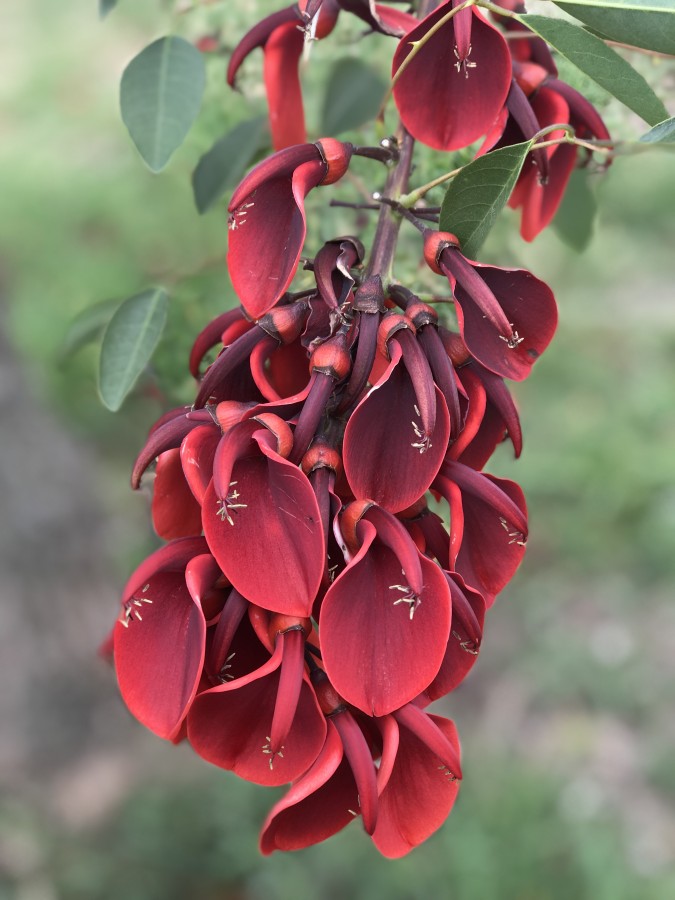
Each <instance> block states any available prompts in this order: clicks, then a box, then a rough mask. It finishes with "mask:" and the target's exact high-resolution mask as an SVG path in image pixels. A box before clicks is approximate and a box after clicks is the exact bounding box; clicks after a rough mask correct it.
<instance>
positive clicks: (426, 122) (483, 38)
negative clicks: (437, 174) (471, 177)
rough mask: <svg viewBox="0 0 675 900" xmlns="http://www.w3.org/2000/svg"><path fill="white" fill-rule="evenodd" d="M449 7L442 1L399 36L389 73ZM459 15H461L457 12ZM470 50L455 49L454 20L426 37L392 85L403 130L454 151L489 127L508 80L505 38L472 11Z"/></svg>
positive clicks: (509, 65)
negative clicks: (462, 52)
mask: <svg viewBox="0 0 675 900" xmlns="http://www.w3.org/2000/svg"><path fill="white" fill-rule="evenodd" d="M451 8H452V0H447V2H446V3H443V4H442V5H441V6H439V7H438V9H436V10H435V11H434V12H433V13H431V15H429V16H427V17H426V18H425V19H423V20H422V22H420V23H419V24H417V25H416V26H415V27H414V28H413V29H412V30H411V31H409V32H408V34H406V35H404V36H403V38H401V42H400V43H399V45H398V48H397V50H396V53H395V55H394V61H393V65H392V72H393V74H394V75H395V74H396V72H397V70H398V69H399V68H400V66H401V64H402V63H403V61H404V60H405V59H406V57H407V56H408V54H409V53H410V51H411V49H412V48H411V44H413V43H414V42H416V41H419V40H421V39H422V38H425V37H426V35H427V34H428V32H429V30H430V29H431V28H432V27H433V26H434V25H436V23H437V22H439V20H440V19H441V18H443V16H445V15H446V14H447V13H448V12H449V11H450V9H451ZM459 15H460V16H461V15H462V13H459ZM471 15H472V17H473V22H472V27H471V53H470V56H468V57H467V58H465V59H464V60H462V59H461V58H460V53H459V51H457V50H456V47H457V44H458V36H457V32H456V25H455V21H454V18H453V19H450V21H449V22H447V23H446V24H445V25H443V26H441V27H440V28H439V30H438V31H437V32H436V33H435V34H434V35H433V36H432V37H431V38H429V39H428V40H427V43H426V44H425V45H424V47H423V48H422V49H421V50H420V51H419V52H418V53H417V55H416V56H415V57H414V59H413V60H412V61H411V62H410V63H409V65H408V66H407V67H406V69H405V70H404V72H403V73H402V74H401V76H400V78H399V79H398V80H397V81H396V84H395V85H394V100H395V101H396V106H397V107H398V111H399V113H400V115H401V119H402V120H403V124H404V125H405V127H406V128H407V129H408V131H409V132H410V133H411V134H412V135H413V137H415V138H417V139H418V140H419V141H421V142H422V143H423V144H427V145H428V146H429V147H433V148H434V149H436V150H459V149H461V148H462V147H467V146H468V145H469V144H471V143H473V141H475V140H476V139H477V138H479V137H480V136H481V135H483V134H485V133H486V132H487V130H488V129H489V128H490V126H491V125H492V123H493V122H494V120H495V118H496V117H497V115H498V113H499V111H500V110H501V108H502V106H503V105H504V101H505V100H506V95H507V94H508V92H509V87H510V84H511V56H510V54H509V49H508V46H507V44H506V41H505V40H504V38H503V37H502V36H501V34H500V33H499V31H497V29H496V28H494V27H493V26H492V25H490V24H489V23H488V22H486V21H485V19H484V18H483V17H482V16H481V15H480V13H478V12H477V11H476V10H475V9H472V10H471Z"/></svg>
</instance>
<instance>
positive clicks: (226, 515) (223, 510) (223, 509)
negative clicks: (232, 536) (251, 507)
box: [216, 481, 248, 525]
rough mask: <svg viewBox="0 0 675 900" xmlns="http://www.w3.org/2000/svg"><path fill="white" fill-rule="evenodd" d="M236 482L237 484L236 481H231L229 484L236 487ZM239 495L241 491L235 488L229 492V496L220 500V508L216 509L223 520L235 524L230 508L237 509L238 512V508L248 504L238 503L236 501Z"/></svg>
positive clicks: (243, 507) (244, 507)
mask: <svg viewBox="0 0 675 900" xmlns="http://www.w3.org/2000/svg"><path fill="white" fill-rule="evenodd" d="M236 484H237V482H236V481H231V482H230V485H229V486H230V487H234V486H235V485H236ZM239 497H241V494H240V493H239V491H237V490H234V491H232V492H231V493H229V494H228V495H227V497H225V499H224V500H218V504H219V506H218V509H217V510H216V515H217V516H220V519H221V521H222V522H225V521H226V520H227V521H228V522H229V523H230V525H234V519H233V518H232V516H231V515H230V510H235V512H236V511H237V510H238V509H246V507H247V506H248V504H247V503H237V502H236V501H237V500H238V499H239Z"/></svg>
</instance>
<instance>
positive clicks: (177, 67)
mask: <svg viewBox="0 0 675 900" xmlns="http://www.w3.org/2000/svg"><path fill="white" fill-rule="evenodd" d="M205 84H206V71H205V68H204V60H203V58H202V54H201V53H200V52H199V50H197V49H196V48H195V47H193V46H192V44H189V43H188V42H187V41H185V40H183V38H179V37H165V38H160V39H159V40H158V41H155V42H154V43H153V44H150V46H149V47H146V48H145V50H143V51H141V53H139V54H138V56H136V57H135V58H134V59H132V60H131V62H130V63H129V65H128V66H127V67H126V69H125V70H124V74H123V75H122V83H121V85H120V107H121V110H122V119H123V120H124V124H125V125H126V126H127V128H128V129H129V134H130V135H131V139H132V140H133V142H134V144H135V145H136V147H137V148H138V152H139V153H140V154H141V156H142V157H143V159H144V160H145V162H146V164H147V165H148V167H149V168H150V169H152V171H153V172H159V171H161V170H162V169H163V168H164V166H165V165H166V164H167V163H168V161H169V159H170V158H171V155H172V154H173V152H174V151H175V150H176V149H177V148H178V147H180V145H181V144H182V143H183V141H184V140H185V136H186V135H187V133H188V131H189V130H190V128H191V126H192V123H193V122H194V120H195V119H196V118H197V114H198V113H199V107H200V106H201V102H202V95H203V93H204V85H205Z"/></svg>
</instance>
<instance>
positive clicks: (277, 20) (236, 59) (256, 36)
mask: <svg viewBox="0 0 675 900" xmlns="http://www.w3.org/2000/svg"><path fill="white" fill-rule="evenodd" d="M286 22H293V23H295V26H296V27H297V26H299V25H300V22H301V19H300V16H299V15H298V9H297V6H296V5H295V4H294V5H293V6H287V7H286V8H285V9H280V10H279V11H278V12H275V13H272V15H271V16H267V17H266V18H264V19H263V20H262V22H258V23H257V25H254V26H253V28H251V30H250V31H248V32H246V34H245V35H244V37H243V38H242V39H241V40H240V41H239V43H238V44H237V46H236V47H235V48H234V50H233V52H232V56H231V57H230V63H229V65H228V67H227V83H228V84H229V85H230V87H234V81H235V78H236V77H237V72H238V71H239V67H240V66H241V64H242V63H243V62H244V60H245V59H246V57H247V56H248V55H249V53H251V52H252V51H253V50H255V49H256V48H257V47H263V46H264V45H265V42H266V41H267V40H268V38H269V37H270V35H271V34H272V33H273V32H274V31H276V29H278V28H279V27H280V26H282V25H284V24H285V23H286Z"/></svg>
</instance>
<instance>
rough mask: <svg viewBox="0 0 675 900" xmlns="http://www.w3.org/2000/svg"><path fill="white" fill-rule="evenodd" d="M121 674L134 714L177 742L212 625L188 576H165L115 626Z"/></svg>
mask: <svg viewBox="0 0 675 900" xmlns="http://www.w3.org/2000/svg"><path fill="white" fill-rule="evenodd" d="M114 641H115V669H116V672H117V679H118V681H119V686H120V692H121V694H122V697H123V698H124V702H125V703H126V705H127V706H128V708H129V710H130V711H131V713H132V714H133V715H134V716H136V718H137V719H138V720H139V721H141V722H142V723H143V724H144V725H145V726H146V728H149V729H150V730H151V731H154V732H155V734H158V735H159V736H160V737H163V738H167V739H169V740H170V739H171V738H173V737H174V736H175V735H177V733H178V732H179V730H180V726H181V722H182V721H183V719H184V718H185V715H186V713H187V710H188V708H189V706H190V704H191V702H192V700H193V698H194V696H195V694H196V692H197V687H198V685H199V679H200V676H201V671H202V666H203V663H204V652H205V646H206V622H205V620H204V614H203V612H202V610H201V607H200V606H199V604H198V603H195V601H194V600H193V599H192V597H191V596H190V593H189V591H188V589H187V587H186V584H185V577H184V576H183V574H182V573H178V572H176V573H168V572H167V573H161V574H158V575H153V576H151V577H150V579H149V581H148V583H147V584H146V585H145V586H144V587H141V588H140V590H138V591H137V592H136V593H134V594H133V595H132V596H131V597H130V598H129V600H128V601H127V604H126V605H125V609H124V611H123V613H122V616H121V618H120V619H119V620H118V622H117V623H116V625H115V638H114Z"/></svg>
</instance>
